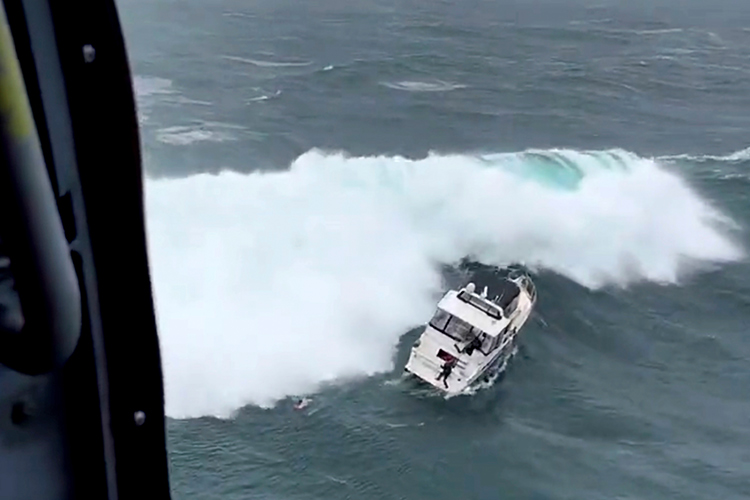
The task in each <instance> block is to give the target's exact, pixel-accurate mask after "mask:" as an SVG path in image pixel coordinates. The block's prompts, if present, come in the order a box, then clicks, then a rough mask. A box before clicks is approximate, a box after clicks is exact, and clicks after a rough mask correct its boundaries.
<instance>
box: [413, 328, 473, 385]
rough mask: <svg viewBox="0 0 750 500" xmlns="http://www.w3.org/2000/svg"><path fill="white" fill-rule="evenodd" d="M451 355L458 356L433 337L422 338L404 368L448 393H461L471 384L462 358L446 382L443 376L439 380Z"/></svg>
mask: <svg viewBox="0 0 750 500" xmlns="http://www.w3.org/2000/svg"><path fill="white" fill-rule="evenodd" d="M450 357H454V358H455V357H456V356H455V355H454V354H452V353H450V352H448V350H447V349H445V348H443V347H442V346H440V345H439V344H437V343H436V342H433V341H431V339H429V338H421V339H420V340H419V341H418V342H417V344H416V345H415V346H414V347H412V349H411V353H410V354H409V361H407V363H406V366H405V367H404V370H405V371H406V372H408V373H410V374H412V375H414V376H416V377H417V378H419V379H421V380H422V381H424V382H427V383H428V384H430V385H431V386H433V387H435V388H436V389H438V390H440V391H442V392H444V393H446V394H450V395H454V394H459V393H461V392H463V391H464V390H465V389H466V387H467V386H468V385H469V384H468V382H469V380H468V379H467V378H466V377H465V375H464V371H463V366H462V365H463V362H462V361H461V359H460V358H457V359H458V364H457V365H456V366H455V367H454V368H453V370H452V371H451V373H450V375H448V377H447V380H446V381H445V382H444V381H443V379H442V378H440V379H439V380H438V378H439V375H440V373H441V372H442V366H443V364H444V363H445V362H446V361H447V360H448V359H450ZM446 385H447V387H446Z"/></svg>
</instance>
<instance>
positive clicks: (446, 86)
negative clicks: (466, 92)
mask: <svg viewBox="0 0 750 500" xmlns="http://www.w3.org/2000/svg"><path fill="white" fill-rule="evenodd" d="M382 85H383V86H385V87H388V88H390V89H394V90H405V91H407V92H449V91H451V90H458V89H463V88H466V85H463V84H460V83H450V82H444V81H441V80H437V81H432V82H421V81H411V80H403V81H399V82H382Z"/></svg>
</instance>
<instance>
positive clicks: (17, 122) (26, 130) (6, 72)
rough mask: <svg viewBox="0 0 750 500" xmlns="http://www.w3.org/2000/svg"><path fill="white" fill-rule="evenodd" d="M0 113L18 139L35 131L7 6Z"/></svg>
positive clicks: (0, 11) (1, 20) (1, 22)
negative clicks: (9, 24) (9, 23)
mask: <svg viewBox="0 0 750 500" xmlns="http://www.w3.org/2000/svg"><path fill="white" fill-rule="evenodd" d="M0 5H1V4H0ZM0 115H1V118H0V119H2V121H3V122H4V126H5V128H6V129H7V131H8V132H9V133H10V134H11V136H13V137H15V138H16V139H26V138H27V137H28V136H29V135H30V134H31V132H32V131H33V127H34V122H33V119H32V116H31V107H30V106H29V99H28V95H27V94H26V87H25V86H24V82H23V75H22V74H21V65H20V64H19V62H18V58H17V57H16V50H15V46H14V44H13V37H12V35H11V33H10V27H9V26H8V18H7V17H6V15H5V8H4V7H0Z"/></svg>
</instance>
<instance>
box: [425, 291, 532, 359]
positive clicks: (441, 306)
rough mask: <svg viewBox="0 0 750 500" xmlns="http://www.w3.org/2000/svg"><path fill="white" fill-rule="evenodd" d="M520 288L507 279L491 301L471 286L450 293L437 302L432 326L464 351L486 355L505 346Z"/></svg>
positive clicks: (430, 323)
mask: <svg viewBox="0 0 750 500" xmlns="http://www.w3.org/2000/svg"><path fill="white" fill-rule="evenodd" d="M519 294H520V289H519V287H518V285H517V284H516V283H514V282H512V281H509V280H506V281H504V282H503V286H502V287H501V289H500V294H499V295H498V296H497V297H495V299H493V300H490V299H488V298H486V297H485V296H483V295H478V294H476V293H474V286H473V284H472V283H470V284H469V285H467V286H466V288H464V289H462V290H460V291H455V290H451V291H449V292H448V293H447V294H446V295H445V296H444V297H443V298H442V299H441V300H440V302H439V303H438V306H437V311H436V312H435V315H434V316H433V317H432V319H431V320H430V322H429V325H430V327H432V328H433V329H435V330H437V331H438V332H440V333H443V334H444V335H447V336H448V337H450V338H452V339H453V340H455V341H456V343H457V344H459V345H460V346H461V348H462V351H463V352H466V353H467V354H469V355H471V354H472V352H473V351H475V350H476V351H479V352H481V353H482V354H484V355H487V354H489V353H491V352H492V351H494V350H495V349H497V348H498V347H500V346H502V345H503V344H504V342H505V339H506V338H507V337H508V335H507V334H508V331H507V330H508V326H509V324H510V319H509V317H510V316H511V315H512V314H513V312H514V311H515V310H516V308H517V307H518V297H519Z"/></svg>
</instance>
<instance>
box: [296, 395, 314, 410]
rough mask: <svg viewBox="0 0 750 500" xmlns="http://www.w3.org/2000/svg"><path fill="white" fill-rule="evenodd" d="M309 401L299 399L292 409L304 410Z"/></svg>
mask: <svg viewBox="0 0 750 500" xmlns="http://www.w3.org/2000/svg"><path fill="white" fill-rule="evenodd" d="M310 401H311V400H310V399H309V398H302V399H299V400H298V401H297V404H295V405H294V409H295V410H304V409H305V408H306V407H307V405H309V404H310Z"/></svg>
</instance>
